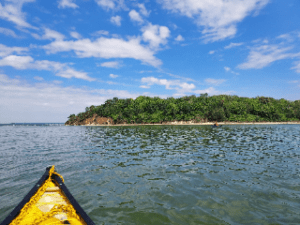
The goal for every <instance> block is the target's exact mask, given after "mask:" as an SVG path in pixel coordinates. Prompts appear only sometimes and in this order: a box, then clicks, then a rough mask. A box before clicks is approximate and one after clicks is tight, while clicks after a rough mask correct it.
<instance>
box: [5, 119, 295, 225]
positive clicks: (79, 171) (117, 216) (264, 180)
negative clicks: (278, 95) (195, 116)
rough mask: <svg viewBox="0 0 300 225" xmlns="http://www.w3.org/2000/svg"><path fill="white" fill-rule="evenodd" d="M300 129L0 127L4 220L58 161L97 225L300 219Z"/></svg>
mask: <svg viewBox="0 0 300 225" xmlns="http://www.w3.org/2000/svg"><path fill="white" fill-rule="evenodd" d="M299 134H300V126H299V125H251V126H223V127H222V128H217V129H213V128H211V127H206V126H139V127H64V126H48V127H44V126H40V127H32V126H31V127H30V126H29V127H25V126H17V127H12V126H11V127H9V126H3V127H0V143H1V145H0V184H1V185H0V220H3V219H4V218H5V217H6V216H7V215H8V213H9V212H10V211H11V210H12V209H13V208H14V207H15V205H16V204H17V203H19V202H20V201H21V199H22V198H23V197H24V196H25V194H26V193H27V192H28V191H29V190H30V189H31V188H32V186H33V185H34V183H35V182H37V180H38V179H39V178H40V176H41V175H42V174H43V173H44V169H45V168H46V166H48V165H52V164H54V165H55V166H56V168H57V170H58V172H60V173H61V174H62V175H63V176H64V178H65V182H66V185H67V186H68V187H69V189H70V190H71V192H72V194H73V195H74V197H75V198H76V199H77V200H78V202H79V204H80V205H81V206H82V207H83V208H84V209H85V211H86V212H87V213H88V214H89V215H90V217H91V218H92V219H93V220H94V221H95V223H96V224H117V223H118V222H119V223H121V224H216V223H218V224H241V223H242V224H246V223H249V224H270V223H277V224H286V223H298V222H299V220H300V211H299V208H300V199H299V198H300V173H299V170H300V167H299V165H300V160H299V158H300V157H299V156H300V135H299Z"/></svg>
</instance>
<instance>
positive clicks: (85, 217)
mask: <svg viewBox="0 0 300 225" xmlns="http://www.w3.org/2000/svg"><path fill="white" fill-rule="evenodd" d="M52 177H53V178H54V180H55V181H56V182H57V183H58V184H59V186H60V188H61V190H62V191H63V192H64V194H65V195H66V196H67V198H68V200H69V201H70V203H71V204H72V205H73V207H74V208H75V210H76V212H77V213H78V214H79V215H80V216H81V218H82V219H83V220H84V221H85V222H86V224H87V225H96V224H95V223H94V222H93V221H92V220H91V218H90V217H89V216H88V215H87V214H86V213H85V211H84V210H83V209H82V208H81V206H80V205H79V204H78V202H77V201H76V199H75V198H74V197H73V195H72V194H71V193H70V192H69V190H68V188H67V186H66V185H65V184H64V182H63V181H62V180H61V178H60V177H59V176H57V175H56V174H53V175H52Z"/></svg>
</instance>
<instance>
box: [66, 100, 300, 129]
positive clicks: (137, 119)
mask: <svg viewBox="0 0 300 225" xmlns="http://www.w3.org/2000/svg"><path fill="white" fill-rule="evenodd" d="M68 118H69V119H68V121H67V122H66V123H65V124H66V125H88V124H93V125H98V124H167V123H169V122H173V121H189V122H190V123H199V122H200V123H201V122H213V121H218V122H288V121H295V122H296V121H297V122H300V100H296V101H288V100H286V99H279V100H277V99H274V98H270V97H256V98H246V97H238V96H232V95H218V96H208V94H201V95H200V96H198V97H196V96H195V95H192V96H184V97H181V98H173V97H169V98H167V99H161V98H159V97H153V98H152V97H147V96H139V97H137V98H136V99H135V100H134V99H130V98H127V99H118V98H117V97H114V98H113V99H109V100H107V101H106V102H105V103H104V104H102V105H99V106H93V105H92V106H90V107H86V108H85V112H81V113H78V114H77V115H75V114H71V115H70V116H69V117H68Z"/></svg>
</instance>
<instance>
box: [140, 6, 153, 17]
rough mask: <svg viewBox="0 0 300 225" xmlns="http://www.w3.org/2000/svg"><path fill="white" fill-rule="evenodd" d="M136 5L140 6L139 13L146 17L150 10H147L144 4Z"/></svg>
mask: <svg viewBox="0 0 300 225" xmlns="http://www.w3.org/2000/svg"><path fill="white" fill-rule="evenodd" d="M138 7H139V8H140V13H141V14H142V15H143V16H146V17H148V16H149V15H150V11H147V9H146V7H145V5H144V4H138Z"/></svg>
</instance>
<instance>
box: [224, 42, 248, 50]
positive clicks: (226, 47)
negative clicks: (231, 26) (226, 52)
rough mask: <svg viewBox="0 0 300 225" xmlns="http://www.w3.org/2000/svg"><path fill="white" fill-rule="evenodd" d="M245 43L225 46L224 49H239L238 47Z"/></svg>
mask: <svg viewBox="0 0 300 225" xmlns="http://www.w3.org/2000/svg"><path fill="white" fill-rule="evenodd" d="M243 44H244V43H232V42H231V43H230V44H229V45H227V46H225V47H224V49H230V48H234V47H237V46H241V45H243Z"/></svg>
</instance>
